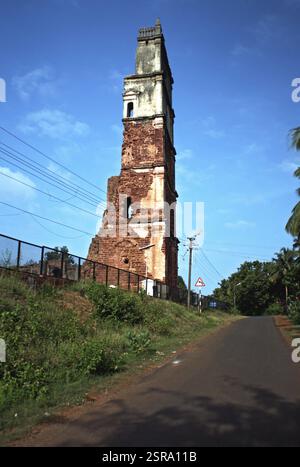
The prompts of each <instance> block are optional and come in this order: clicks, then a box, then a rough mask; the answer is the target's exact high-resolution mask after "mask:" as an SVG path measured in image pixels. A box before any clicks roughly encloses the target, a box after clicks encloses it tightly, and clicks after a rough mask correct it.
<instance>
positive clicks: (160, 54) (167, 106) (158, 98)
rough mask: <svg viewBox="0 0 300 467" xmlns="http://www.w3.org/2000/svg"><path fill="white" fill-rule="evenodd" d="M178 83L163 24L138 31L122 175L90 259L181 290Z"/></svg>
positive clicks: (114, 182) (128, 84) (111, 188)
mask: <svg viewBox="0 0 300 467" xmlns="http://www.w3.org/2000/svg"><path fill="white" fill-rule="evenodd" d="M172 85H173V78H172V73H171V69H170V67H169V62H168V57H167V52H166V48H165V42H164V36H163V34H162V28H161V25H160V22H159V21H157V22H156V25H155V26H154V27H151V28H143V29H140V31H139V35H138V46H137V52H136V68H135V74H134V75H130V76H127V77H126V78H125V79H124V92H123V125H124V133H123V145H122V162H121V173H120V175H119V176H115V177H111V178H110V179H109V180H108V188H107V203H108V204H107V210H106V211H105V213H104V216H103V221H102V226H101V228H100V230H99V233H98V234H97V235H96V237H94V238H93V240H92V243H91V246H90V249H89V258H90V259H92V260H95V261H99V262H101V263H104V264H109V265H111V266H115V267H117V268H121V269H126V270H129V271H131V272H136V273H138V274H140V275H143V276H146V277H148V278H151V279H155V280H159V281H162V282H164V283H166V285H167V286H169V288H170V290H171V289H174V288H176V287H177V251H178V240H177V238H176V233H175V221H176V220H175V213H176V211H175V209H176V198H177V193H176V190H175V154H176V152H175V149H174V146H173V123H174V117H175V115H174V111H173V108H172Z"/></svg>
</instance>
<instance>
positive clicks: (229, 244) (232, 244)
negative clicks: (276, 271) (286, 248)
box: [205, 241, 278, 250]
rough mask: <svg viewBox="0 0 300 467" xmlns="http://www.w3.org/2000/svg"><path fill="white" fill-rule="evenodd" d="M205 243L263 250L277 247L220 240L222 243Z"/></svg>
mask: <svg viewBox="0 0 300 467" xmlns="http://www.w3.org/2000/svg"><path fill="white" fill-rule="evenodd" d="M205 244H206V245H215V246H221V247H222V246H226V245H227V246H238V247H242V248H243V247H246V248H261V249H263V250H273V249H276V248H278V245H277V246H275V245H274V246H270V245H269V246H266V245H253V244H245V243H228V242H222V243H218V242H211V241H209V242H205Z"/></svg>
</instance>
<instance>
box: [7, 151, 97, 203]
mask: <svg viewBox="0 0 300 467" xmlns="http://www.w3.org/2000/svg"><path fill="white" fill-rule="evenodd" d="M0 152H1V149H0ZM0 159H1V160H3V161H5V162H6V163H7V164H10V165H13V166H14V167H17V168H18V169H21V170H23V172H25V173H27V174H29V175H31V176H33V177H35V178H38V179H39V180H41V181H43V182H45V183H47V184H48V185H51V186H53V187H55V188H58V189H59V190H61V191H63V192H64V193H67V194H69V195H70V194H71V195H73V196H75V197H76V198H78V199H79V200H81V201H83V202H84V203H87V204H89V205H90V206H93V207H95V208H97V207H98V204H96V203H91V202H89V201H87V200H86V199H83V198H81V197H80V196H78V193H77V192H76V191H75V190H74V189H73V192H72V191H68V189H67V190H66V189H64V188H61V187H60V186H57V185H56V184H53V183H51V182H49V180H45V179H44V178H41V177H40V176H39V175H36V174H35V173H32V172H30V171H29V170H26V169H24V168H23V167H20V166H19V165H18V164H16V163H14V162H11V161H8V160H7V159H5V158H4V157H2V156H0ZM99 205H101V203H99Z"/></svg>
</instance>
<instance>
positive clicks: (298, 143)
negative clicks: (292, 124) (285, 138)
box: [290, 126, 300, 151]
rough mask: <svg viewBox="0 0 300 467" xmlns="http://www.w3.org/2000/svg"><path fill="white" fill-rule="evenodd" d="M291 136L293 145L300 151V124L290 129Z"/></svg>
mask: <svg viewBox="0 0 300 467" xmlns="http://www.w3.org/2000/svg"><path fill="white" fill-rule="evenodd" d="M290 136H291V145H292V147H293V148H295V149H297V151H300V126H298V127H297V128H293V129H292V130H291V131H290Z"/></svg>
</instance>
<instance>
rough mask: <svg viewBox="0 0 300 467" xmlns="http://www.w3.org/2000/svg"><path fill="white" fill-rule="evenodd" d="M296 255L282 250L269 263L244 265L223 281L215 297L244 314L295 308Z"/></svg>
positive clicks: (299, 273) (299, 284)
mask: <svg viewBox="0 0 300 467" xmlns="http://www.w3.org/2000/svg"><path fill="white" fill-rule="evenodd" d="M298 258H299V257H298V252H297V251H295V250H288V249H285V248H283V249H282V250H281V251H280V252H279V253H278V254H277V255H276V257H275V258H274V259H273V261H270V262H260V261H253V262H248V261H246V262H244V263H243V264H242V265H241V266H240V267H239V269H238V270H237V272H235V273H233V274H231V276H230V277H229V278H228V279H224V280H223V281H222V282H221V283H220V286H219V287H218V288H217V289H216V290H215V291H214V296H215V297H216V298H217V299H219V300H223V301H225V302H228V303H231V304H232V307H235V308H236V310H238V311H239V312H241V313H242V314H244V315H262V314H271V315H274V314H280V313H284V312H289V307H290V306H292V307H293V309H294V308H295V307H297V303H298V300H297V297H298V296H299V292H300V262H299V260H298Z"/></svg>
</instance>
